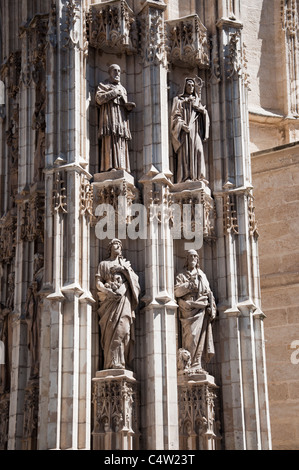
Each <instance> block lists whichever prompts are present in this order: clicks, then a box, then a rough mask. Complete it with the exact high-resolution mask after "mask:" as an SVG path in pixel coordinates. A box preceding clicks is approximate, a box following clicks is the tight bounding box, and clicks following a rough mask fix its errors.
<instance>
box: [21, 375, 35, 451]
mask: <svg viewBox="0 0 299 470" xmlns="http://www.w3.org/2000/svg"><path fill="white" fill-rule="evenodd" d="M38 402H39V382H38V380H33V381H30V382H29V384H28V385H27V387H26V389H25V399H24V425H23V442H22V450H36V440H37V426H38Z"/></svg>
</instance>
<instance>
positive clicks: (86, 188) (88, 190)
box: [80, 175, 93, 217]
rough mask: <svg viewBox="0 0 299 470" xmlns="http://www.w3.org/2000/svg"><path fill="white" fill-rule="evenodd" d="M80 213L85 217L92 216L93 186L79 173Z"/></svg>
mask: <svg viewBox="0 0 299 470" xmlns="http://www.w3.org/2000/svg"><path fill="white" fill-rule="evenodd" d="M80 213H81V215H85V216H87V217H92V216H93V187H92V185H91V184H90V183H89V181H87V180H86V178H85V177H84V176H83V175H81V197H80Z"/></svg>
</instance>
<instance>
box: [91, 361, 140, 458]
mask: <svg viewBox="0 0 299 470" xmlns="http://www.w3.org/2000/svg"><path fill="white" fill-rule="evenodd" d="M92 403H93V407H94V423H93V424H94V430H93V433H92V435H93V450H138V449H139V417H138V408H139V396H138V390H137V382H136V379H135V377H134V374H133V372H131V371H128V370H125V369H124V370H117V369H111V370H103V371H99V372H97V374H96V377H95V378H94V379H93V397H92Z"/></svg>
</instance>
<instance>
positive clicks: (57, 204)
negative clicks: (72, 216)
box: [53, 171, 67, 214]
mask: <svg viewBox="0 0 299 470" xmlns="http://www.w3.org/2000/svg"><path fill="white" fill-rule="evenodd" d="M66 199H67V195H66V183H65V181H64V175H63V172H60V171H58V172H56V173H55V174H54V184H53V210H54V212H56V213H58V214H66V213H67V203H66Z"/></svg>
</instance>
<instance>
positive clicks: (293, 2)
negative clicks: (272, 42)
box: [281, 0, 299, 117]
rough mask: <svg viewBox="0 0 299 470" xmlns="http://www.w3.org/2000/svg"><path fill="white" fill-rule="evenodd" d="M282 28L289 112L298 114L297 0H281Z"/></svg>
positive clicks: (296, 115)
mask: <svg viewBox="0 0 299 470" xmlns="http://www.w3.org/2000/svg"><path fill="white" fill-rule="evenodd" d="M281 18H282V29H283V31H284V32H285V40H286V46H287V47H286V51H287V52H286V54H287V57H286V60H287V68H288V82H289V84H290V87H289V94H290V112H291V113H292V114H293V115H294V116H295V117H298V115H299V86H298V47H299V44H298V2H297V0H281Z"/></svg>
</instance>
